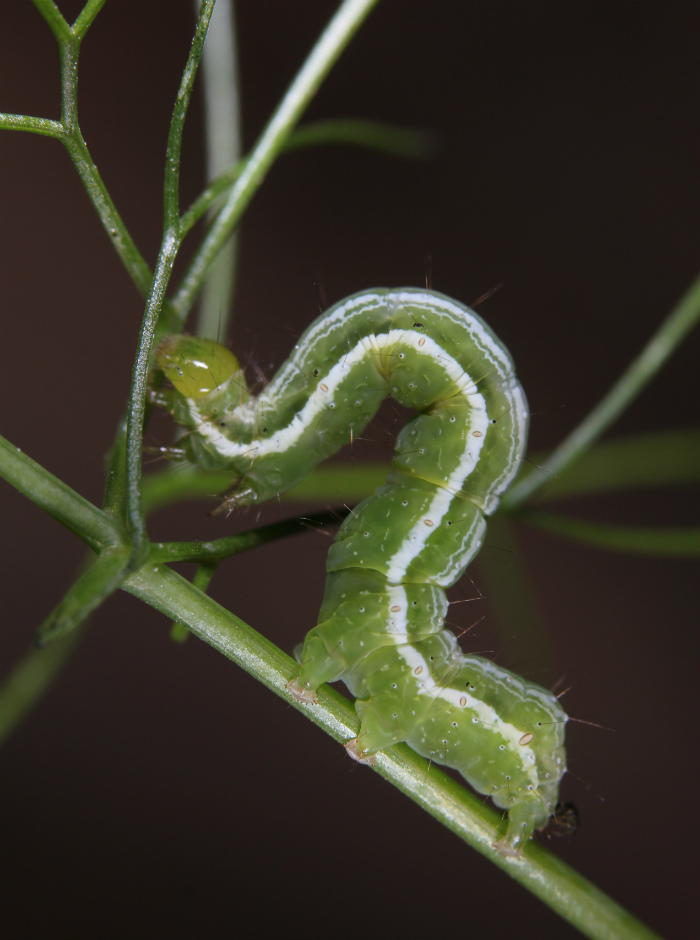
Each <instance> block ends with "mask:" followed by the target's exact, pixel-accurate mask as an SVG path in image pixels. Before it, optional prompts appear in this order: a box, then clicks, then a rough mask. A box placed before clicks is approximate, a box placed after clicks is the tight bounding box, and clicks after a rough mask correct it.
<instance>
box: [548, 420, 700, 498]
mask: <svg viewBox="0 0 700 940" xmlns="http://www.w3.org/2000/svg"><path fill="white" fill-rule="evenodd" d="M541 462H542V461H541V460H540V459H539V458H538V457H537V456H535V457H534V458H533V463H535V464H536V465H537V464H540V463H541ZM530 472H531V471H530ZM688 483H691V484H692V483H700V431H697V430H684V431H661V432H659V433H656V434H639V435H634V436H631V437H626V438H620V439H618V440H613V441H606V442H603V443H602V444H598V445H596V446H595V447H593V448H591V450H589V451H588V452H587V453H585V454H583V455H582V457H581V459H580V460H578V461H577V462H576V463H575V464H574V465H573V466H571V467H570V468H569V469H568V470H565V471H564V472H563V473H562V474H561V475H560V476H558V477H552V478H551V479H550V480H549V481H548V482H547V483H545V484H544V485H543V486H542V488H541V489H540V490H539V491H538V492H537V494H536V495H535V499H536V500H537V501H539V500H546V499H561V498H562V497H564V496H583V495H586V494H588V493H599V492H602V491H604V490H608V491H609V490H627V489H632V488H639V487H643V486H673V485H679V484H688Z"/></svg>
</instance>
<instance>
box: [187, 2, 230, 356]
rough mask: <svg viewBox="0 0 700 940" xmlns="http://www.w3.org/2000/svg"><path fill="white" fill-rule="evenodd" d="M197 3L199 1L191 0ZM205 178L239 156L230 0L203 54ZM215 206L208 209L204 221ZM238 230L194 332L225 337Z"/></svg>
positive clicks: (217, 263) (207, 287) (221, 5)
mask: <svg viewBox="0 0 700 940" xmlns="http://www.w3.org/2000/svg"><path fill="white" fill-rule="evenodd" d="M194 3H195V7H196V8H197V9H198V8H199V0H194ZM202 87H203V92H204V140H205V152H206V168H207V180H208V181H211V180H214V179H216V178H217V177H218V176H220V175H221V174H222V173H223V172H224V171H225V170H227V169H228V167H229V166H232V165H234V164H236V163H237V162H238V160H240V158H241V106H240V94H239V76H238V49H237V43H236V19H235V15H234V9H233V2H232V0H217V4H216V6H215V7H214V13H213V15H212V18H211V26H210V29H209V33H208V36H207V41H206V43H205V46H204V55H203V57H202ZM215 215H216V207H212V208H211V209H210V210H209V221H210V222H211V221H212V219H213V218H214V216H215ZM237 239H238V233H237V232H233V234H232V235H231V237H230V238H229V240H228V241H227V242H226V243H225V244H224V245H222V247H221V250H220V252H219V254H218V256H217V257H216V258H215V259H214V261H213V263H212V266H211V269H210V271H209V275H208V277H207V279H206V281H205V282H204V287H203V289H202V298H201V300H200V307H199V316H198V318H197V328H196V330H195V332H196V333H197V335H198V336H207V337H209V338H210V339H216V340H219V341H222V342H223V341H224V337H227V336H228V335H229V323H230V320H231V314H232V310H233V294H234V284H235V278H236V261H237V254H238V246H237Z"/></svg>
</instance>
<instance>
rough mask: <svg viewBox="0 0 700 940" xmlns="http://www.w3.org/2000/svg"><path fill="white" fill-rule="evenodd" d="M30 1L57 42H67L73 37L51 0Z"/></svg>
mask: <svg viewBox="0 0 700 940" xmlns="http://www.w3.org/2000/svg"><path fill="white" fill-rule="evenodd" d="M32 3H33V4H34V6H35V7H36V8H37V10H38V11H39V13H41V15H42V16H43V17H44V19H45V20H46V22H47V24H48V26H49V29H50V30H51V32H52V33H53V34H54V36H55V37H56V39H57V40H58V42H69V41H70V40H71V39H72V38H73V36H72V31H71V28H70V26H69V25H68V23H67V22H66V20H65V19H64V17H63V14H62V13H61V11H60V10H59V9H58V7H57V6H56V4H55V3H54V2H53V0H32Z"/></svg>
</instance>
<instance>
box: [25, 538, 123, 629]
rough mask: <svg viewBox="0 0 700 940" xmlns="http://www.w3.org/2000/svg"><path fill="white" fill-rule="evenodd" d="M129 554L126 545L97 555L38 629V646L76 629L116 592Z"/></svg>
mask: <svg viewBox="0 0 700 940" xmlns="http://www.w3.org/2000/svg"><path fill="white" fill-rule="evenodd" d="M129 555H130V552H129V551H128V549H126V548H121V549H117V550H114V551H105V552H103V553H102V554H101V555H98V556H97V558H96V559H95V561H94V562H93V563H92V564H91V565H90V567H89V568H88V569H87V571H84V572H83V574H81V575H80V577H79V578H78V580H77V581H75V582H74V584H73V585H72V586H71V587H70V588H69V589H68V591H67V592H66V594H65V595H64V597H63V598H62V600H61V601H60V602H59V604H58V605H57V606H56V607H54V609H53V610H52V611H51V613H50V614H49V616H48V617H47V618H46V620H44V622H43V623H42V624H41V626H40V627H39V629H38V630H37V631H36V635H35V638H34V641H35V643H36V645H37V646H40V647H41V646H46V644H47V643H50V642H51V640H57V639H58V638H59V637H62V636H64V635H65V634H66V633H69V632H70V631H71V630H74V629H75V627H77V626H79V624H81V623H82V622H83V621H84V620H85V619H86V618H87V617H89V616H90V614H91V613H92V612H93V610H95V609H96V608H97V607H99V606H100V604H101V603H102V602H103V601H104V600H106V599H107V598H108V597H109V595H110V594H113V593H114V592H115V591H116V590H117V588H118V587H120V585H121V583H122V581H123V580H124V573H125V571H126V567H127V564H128V561H129Z"/></svg>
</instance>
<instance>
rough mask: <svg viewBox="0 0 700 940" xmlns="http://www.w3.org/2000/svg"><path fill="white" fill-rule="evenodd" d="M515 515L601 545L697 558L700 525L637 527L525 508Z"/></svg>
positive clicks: (568, 535) (528, 521)
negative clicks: (694, 526) (586, 520)
mask: <svg viewBox="0 0 700 940" xmlns="http://www.w3.org/2000/svg"><path fill="white" fill-rule="evenodd" d="M518 518H520V519H522V520H523V521H524V522H527V523H529V524H530V525H533V526H537V528H539V529H546V530H547V531H548V532H554V533H555V534H557V535H563V536H564V537H566V538H570V539H574V540H575V541H577V542H586V543H587V544H589V545H597V546H598V547H600V548H609V549H612V550H613V551H618V552H631V553H632V554H639V555H665V556H672V557H677V558H698V557H700V528H690V527H685V528H647V529H644V528H637V527H635V526H616V525H608V524H606V523H602V522H585V521H584V520H582V519H572V518H570V517H569V516H555V515H553V514H550V513H544V512H535V511H532V510H528V511H525V512H522V513H520V514H519V516H518Z"/></svg>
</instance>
